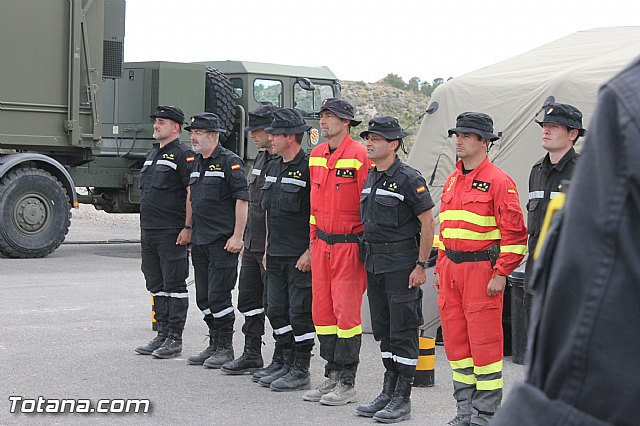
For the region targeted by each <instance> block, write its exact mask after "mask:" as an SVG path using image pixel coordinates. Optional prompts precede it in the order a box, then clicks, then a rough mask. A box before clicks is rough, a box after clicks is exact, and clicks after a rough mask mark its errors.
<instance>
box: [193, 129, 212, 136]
mask: <svg viewBox="0 0 640 426" xmlns="http://www.w3.org/2000/svg"><path fill="white" fill-rule="evenodd" d="M207 133H211V131H210V130H192V131H191V134H194V135H198V136H202V135H204V134H207Z"/></svg>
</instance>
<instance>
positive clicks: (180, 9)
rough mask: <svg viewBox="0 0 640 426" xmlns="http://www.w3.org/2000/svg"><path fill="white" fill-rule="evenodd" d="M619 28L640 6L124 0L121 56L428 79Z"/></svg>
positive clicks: (462, 0) (500, 0) (561, 0)
mask: <svg viewBox="0 0 640 426" xmlns="http://www.w3.org/2000/svg"><path fill="white" fill-rule="evenodd" d="M620 25H640V2H638V3H636V2H635V1H631V0H606V1H597V2H596V1H593V0H586V1H585V0H581V1H580V0H537V1H518V0H494V1H492V0H485V1H477V0H476V1H472V0H435V1H434V0H431V1H429V0H387V1H381V0H322V1H316V2H308V1H304V0H302V1H300V0H298V1H296V0H127V18H126V36H125V60H126V61H128V62H132V61H151V60H161V61H175V62H193V61H203V60H228V59H229V60H247V61H257V62H271V63H279V64H290V65H307V66H317V65H326V66H328V67H329V68H330V69H331V70H332V71H333V72H334V73H335V74H336V75H337V76H338V78H339V79H341V80H362V81H367V82H373V81H377V80H379V79H381V78H383V77H385V76H386V75H387V74H388V73H396V74H399V75H400V76H402V77H403V78H404V79H405V81H407V80H409V78H411V77H413V76H417V77H419V78H420V79H421V80H426V81H432V80H433V79H434V78H437V77H441V78H445V79H446V78H448V77H450V76H453V77H456V76H459V75H462V74H465V73H467V72H470V71H473V70H475V69H478V68H481V67H484V66H487V65H491V64H493V63H495V62H498V61H501V60H503V59H507V58H510V57H512V56H515V55H518V54H520V53H523V52H525V51H527V50H530V49H532V48H535V47H538V46H540V45H543V44H546V43H548V42H551V41H553V40H556V39H558V38H561V37H564V36H566V35H569V34H571V33H573V32H575V31H581V30H585V29H590V28H595V27H608V26H620ZM638 53H639V54H640V52H638Z"/></svg>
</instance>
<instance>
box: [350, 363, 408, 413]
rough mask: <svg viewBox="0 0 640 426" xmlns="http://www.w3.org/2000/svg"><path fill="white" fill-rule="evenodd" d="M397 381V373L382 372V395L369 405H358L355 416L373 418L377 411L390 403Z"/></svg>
mask: <svg viewBox="0 0 640 426" xmlns="http://www.w3.org/2000/svg"><path fill="white" fill-rule="evenodd" d="M397 380H398V373H396V372H395V371H391V370H386V371H385V372H384V381H383V382H382V393H380V395H378V397H377V398H376V399H374V400H373V401H371V402H370V403H368V404H362V405H358V406H357V407H356V414H357V415H359V416H363V417H373V416H374V415H375V414H376V413H377V412H378V411H380V410H382V409H383V408H384V407H386V406H387V404H388V403H389V402H391V396H392V395H393V391H394V390H395V388H396V382H397Z"/></svg>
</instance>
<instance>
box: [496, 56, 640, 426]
mask: <svg viewBox="0 0 640 426" xmlns="http://www.w3.org/2000/svg"><path fill="white" fill-rule="evenodd" d="M638 93H640V59H636V60H635V61H634V62H633V63H632V64H631V65H630V66H629V67H627V68H626V69H625V70H623V71H622V72H620V73H619V74H618V75H617V76H616V77H614V78H613V79H612V80H611V81H609V82H608V83H606V84H605V85H604V86H603V87H602V88H601V89H600V95H599V98H598V103H597V106H596V109H595V111H594V113H593V117H592V118H591V122H590V123H589V134H588V135H587V138H586V141H585V144H584V149H583V150H582V153H581V154H580V161H579V163H578V166H577V167H576V171H575V174H574V175H573V178H572V180H571V187H570V188H569V191H568V195H567V199H566V202H564V206H565V207H564V208H563V209H562V210H561V211H560V212H559V213H556V216H554V218H553V221H552V225H551V228H550V229H549V231H548V233H547V237H546V238H545V236H544V235H541V236H540V238H542V239H543V240H544V245H543V247H542V252H541V253H539V254H538V256H537V258H536V260H535V268H534V274H533V279H532V283H533V286H534V290H535V292H536V293H535V295H534V298H533V311H532V316H531V330H530V333H529V353H528V360H529V366H528V371H527V378H526V380H525V382H524V383H521V384H518V385H516V387H515V388H514V389H513V390H512V391H511V393H510V394H509V397H508V398H507V400H506V401H505V403H504V404H503V405H502V408H501V410H500V411H498V413H497V415H496V417H495V419H494V421H493V423H491V424H492V425H497V426H507V425H508V426H511V425H519V426H534V425H564V426H604V425H618V426H631V425H637V424H638V401H640V384H639V383H638V374H637V373H636V371H637V369H638V357H637V354H638V353H639V352H640V340H639V339H638V324H639V323H640V264H639V262H638V259H640V244H638V241H640V225H639V222H638V217H640V184H639V182H640V167H638V164H640V143H638V141H640V103H639V102H638ZM563 197H564V195H562V196H560V197H559V198H558V200H553V201H552V202H551V205H553V204H556V203H558V201H561V200H562V199H563ZM558 204H559V203H558ZM550 208H551V207H550Z"/></svg>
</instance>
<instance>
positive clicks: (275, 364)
mask: <svg viewBox="0 0 640 426" xmlns="http://www.w3.org/2000/svg"><path fill="white" fill-rule="evenodd" d="M283 365H284V359H283V357H282V345H280V344H278V342H276V347H275V349H274V350H273V358H272V359H271V364H269V365H268V366H266V367H265V368H262V369H260V370H258V371H256V372H255V373H253V381H254V382H256V383H258V382H259V381H260V379H262V378H263V377H266V376H270V375H272V374H273V373H275V372H276V371H278V370H280V369H281V368H282V366H283Z"/></svg>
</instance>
